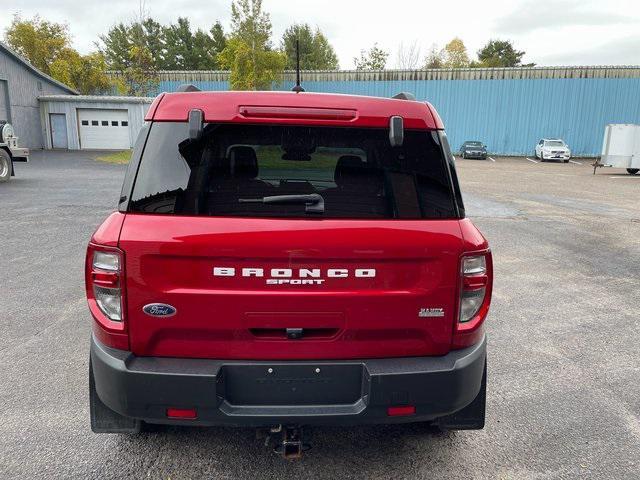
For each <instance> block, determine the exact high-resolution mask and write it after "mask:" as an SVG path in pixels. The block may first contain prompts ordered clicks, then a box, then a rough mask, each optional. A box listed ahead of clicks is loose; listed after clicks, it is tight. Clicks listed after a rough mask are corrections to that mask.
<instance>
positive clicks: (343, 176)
mask: <svg viewBox="0 0 640 480" xmlns="http://www.w3.org/2000/svg"><path fill="white" fill-rule="evenodd" d="M365 168H367V165H366V163H364V162H363V161H362V159H361V158H360V157H358V156H357V155H343V156H342V157H340V158H339V159H338V163H336V170H335V172H334V174H333V179H334V181H335V182H336V185H338V186H344V185H346V184H349V183H355V182H357V181H358V180H359V179H361V176H362V174H363V173H365V172H364V169H365Z"/></svg>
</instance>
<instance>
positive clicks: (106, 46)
mask: <svg viewBox="0 0 640 480" xmlns="http://www.w3.org/2000/svg"><path fill="white" fill-rule="evenodd" d="M164 35H165V27H163V26H162V25H160V23H158V22H156V21H155V20H153V19H152V18H143V19H141V20H138V21H135V22H132V23H128V24H125V23H119V24H117V25H114V26H113V27H111V28H110V29H109V31H108V32H107V34H106V35H101V36H100V40H101V41H102V45H100V50H101V51H102V53H103V54H104V56H105V58H106V60H107V64H108V65H109V68H111V69H113V70H120V71H123V70H125V69H126V68H129V67H130V66H132V65H131V48H132V47H134V46H136V47H138V48H144V49H145V50H146V51H147V52H148V53H149V55H151V60H152V64H153V66H154V68H155V69H158V70H160V69H163V68H164V67H165V66H166V65H165V43H166V42H165V38H164Z"/></svg>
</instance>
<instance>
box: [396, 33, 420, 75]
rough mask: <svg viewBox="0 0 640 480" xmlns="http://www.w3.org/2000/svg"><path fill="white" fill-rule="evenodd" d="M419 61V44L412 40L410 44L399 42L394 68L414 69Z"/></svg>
mask: <svg viewBox="0 0 640 480" xmlns="http://www.w3.org/2000/svg"><path fill="white" fill-rule="evenodd" d="M419 63H420V45H418V42H417V41H416V40H414V41H413V42H411V44H410V45H406V46H405V44H404V42H400V46H399V47H398V58H397V59H396V68H399V69H401V70H415V69H416V68H418V64H419Z"/></svg>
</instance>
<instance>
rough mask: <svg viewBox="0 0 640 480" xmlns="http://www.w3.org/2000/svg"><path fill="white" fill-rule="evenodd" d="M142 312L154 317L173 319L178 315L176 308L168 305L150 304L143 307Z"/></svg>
mask: <svg viewBox="0 0 640 480" xmlns="http://www.w3.org/2000/svg"><path fill="white" fill-rule="evenodd" d="M142 311H143V312H144V313H146V314H147V315H151V316H152V317H173V316H174V315H175V314H176V309H175V307H172V306H171V305H167V304H166V303H150V304H149V305H145V306H144V307H142Z"/></svg>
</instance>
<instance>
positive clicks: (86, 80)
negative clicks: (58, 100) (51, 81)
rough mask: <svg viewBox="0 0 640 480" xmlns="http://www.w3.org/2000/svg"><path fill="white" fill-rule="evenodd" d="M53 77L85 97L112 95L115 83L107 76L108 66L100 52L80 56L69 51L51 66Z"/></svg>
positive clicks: (63, 53) (64, 52)
mask: <svg viewBox="0 0 640 480" xmlns="http://www.w3.org/2000/svg"><path fill="white" fill-rule="evenodd" d="M50 70H51V76H52V77H53V78H55V79H56V80H58V81H60V82H62V83H64V84H65V85H69V86H70V87H72V88H74V89H75V90H78V91H79V92H80V93H81V94H83V95H98V94H105V93H110V92H111V91H112V90H113V88H114V83H113V81H112V80H111V79H110V78H109V77H108V76H107V75H106V70H107V64H106V62H105V60H104V56H103V55H102V54H101V53H100V52H94V53H90V54H88V55H80V54H79V53H78V52H76V51H75V50H73V49H67V50H64V51H63V52H62V55H61V56H60V57H59V58H58V59H56V60H54V61H53V62H52V63H51V65H50Z"/></svg>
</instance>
